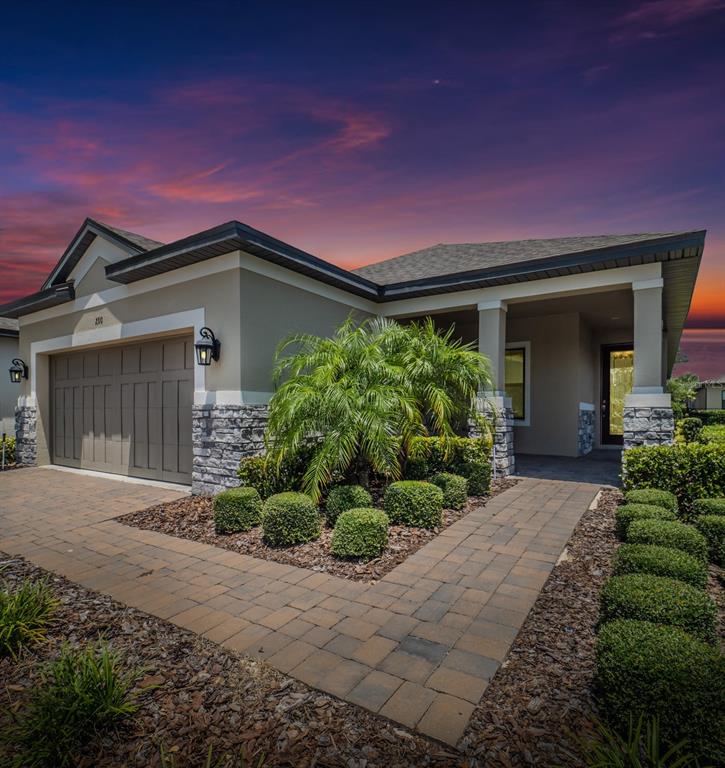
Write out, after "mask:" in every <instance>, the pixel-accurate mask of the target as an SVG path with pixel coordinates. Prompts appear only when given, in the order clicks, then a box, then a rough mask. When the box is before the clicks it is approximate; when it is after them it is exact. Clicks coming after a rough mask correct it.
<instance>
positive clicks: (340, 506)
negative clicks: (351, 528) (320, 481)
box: [325, 485, 373, 525]
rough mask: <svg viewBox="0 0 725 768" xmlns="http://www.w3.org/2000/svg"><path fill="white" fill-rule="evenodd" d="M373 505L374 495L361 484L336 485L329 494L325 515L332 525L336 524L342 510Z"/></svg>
mask: <svg viewBox="0 0 725 768" xmlns="http://www.w3.org/2000/svg"><path fill="white" fill-rule="evenodd" d="M372 505H373V497H372V496H371V495H370V494H369V493H368V492H367V491H366V490H365V489H364V488H363V487H362V486H361V485H336V486H335V487H334V488H332V489H331V490H330V493H329V494H328V496H327V502H326V504H325V517H326V518H327V522H328V523H329V524H330V525H335V521H336V520H337V518H338V517H339V515H340V514H341V513H342V512H347V510H348V509H355V508H360V507H372Z"/></svg>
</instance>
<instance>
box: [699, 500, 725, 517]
mask: <svg viewBox="0 0 725 768" xmlns="http://www.w3.org/2000/svg"><path fill="white" fill-rule="evenodd" d="M692 513H693V514H694V515H695V516H699V515H725V499H695V500H694V501H693V502H692Z"/></svg>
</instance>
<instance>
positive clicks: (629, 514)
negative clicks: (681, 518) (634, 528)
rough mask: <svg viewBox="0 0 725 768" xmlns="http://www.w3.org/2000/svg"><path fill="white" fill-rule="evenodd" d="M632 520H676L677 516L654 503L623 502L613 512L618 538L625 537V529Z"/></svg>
mask: <svg viewBox="0 0 725 768" xmlns="http://www.w3.org/2000/svg"><path fill="white" fill-rule="evenodd" d="M634 520H677V516H676V515H675V513H674V512H673V511H672V510H670V509H665V508H664V507H658V506H656V505H654V504H623V505H622V506H621V507H619V508H618V509H617V511H616V513H615V521H616V525H617V536H619V538H620V539H626V538H627V530H628V528H629V525H630V523H632V521H634Z"/></svg>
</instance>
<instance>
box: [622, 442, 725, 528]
mask: <svg viewBox="0 0 725 768" xmlns="http://www.w3.org/2000/svg"><path fill="white" fill-rule="evenodd" d="M622 467H623V471H622V475H623V478H624V487H625V490H631V489H632V488H661V489H663V490H665V491H670V492H671V493H674V494H675V496H676V497H677V501H678V504H679V508H680V516H681V517H684V518H685V519H687V518H688V516H689V515H690V513H691V510H692V502H693V500H694V499H704V498H712V497H715V496H725V447H724V446H721V445H700V444H698V443H689V444H687V445H653V446H640V447H638V448H630V449H629V450H628V451H625V452H624V455H623V457H622Z"/></svg>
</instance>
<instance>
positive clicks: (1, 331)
mask: <svg viewBox="0 0 725 768" xmlns="http://www.w3.org/2000/svg"><path fill="white" fill-rule="evenodd" d="M19 336H20V331H15V330H13V329H12V328H0V339H17V338H18V337H19Z"/></svg>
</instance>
